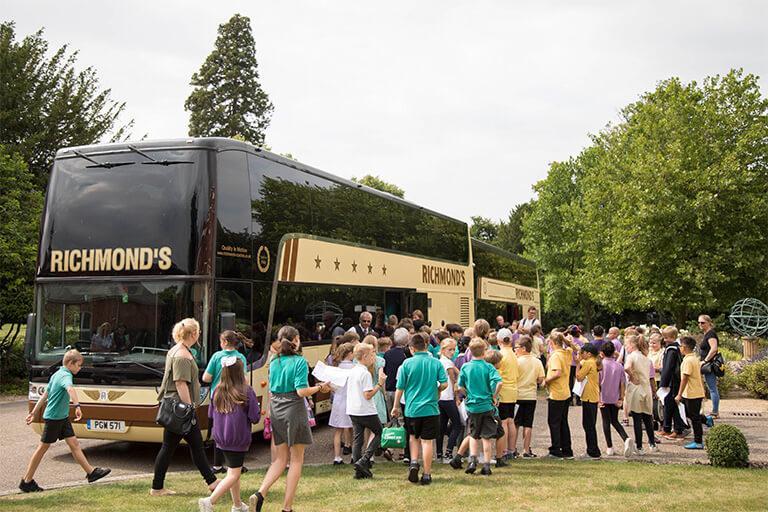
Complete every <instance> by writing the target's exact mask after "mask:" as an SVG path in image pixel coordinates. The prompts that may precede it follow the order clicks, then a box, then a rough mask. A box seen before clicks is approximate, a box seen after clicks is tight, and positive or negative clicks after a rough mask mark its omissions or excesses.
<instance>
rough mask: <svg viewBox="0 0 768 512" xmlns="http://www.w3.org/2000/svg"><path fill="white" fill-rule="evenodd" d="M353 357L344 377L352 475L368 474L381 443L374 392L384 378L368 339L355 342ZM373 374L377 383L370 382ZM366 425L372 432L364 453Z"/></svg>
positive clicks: (365, 476)
mask: <svg viewBox="0 0 768 512" xmlns="http://www.w3.org/2000/svg"><path fill="white" fill-rule="evenodd" d="M353 354H354V357H355V360H357V364H355V365H354V366H353V367H352V369H351V370H350V375H349V377H348V378H347V384H346V388H347V389H346V393H347V399H346V403H347V415H348V416H349V418H350V420H351V421H352V429H353V432H354V441H353V444H352V460H354V461H355V462H354V464H355V478H356V479H360V478H370V477H372V476H373V475H372V474H371V458H372V457H373V454H374V452H375V450H376V447H378V446H379V444H380V443H381V431H382V427H381V424H382V422H381V420H380V419H379V414H378V412H377V411H376V404H375V402H374V396H376V394H377V393H379V392H380V391H381V390H382V389H383V387H384V382H385V381H386V376H385V375H384V370H383V369H379V372H378V373H376V370H375V368H376V353H375V351H374V348H373V347H372V346H371V345H368V344H367V343H365V342H364V343H361V344H359V345H357V346H355V349H354V352H353ZM374 375H376V378H377V381H376V385H374V384H373V376H374ZM365 429H368V430H370V431H371V432H372V433H373V439H372V440H371V441H370V442H369V443H366V449H365V453H363V441H365Z"/></svg>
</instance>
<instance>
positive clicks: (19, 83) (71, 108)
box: [0, 22, 133, 190]
mask: <svg viewBox="0 0 768 512" xmlns="http://www.w3.org/2000/svg"><path fill="white" fill-rule="evenodd" d="M15 38H16V34H15V29H14V23H13V22H5V23H2V24H0V145H5V146H6V149H7V151H8V153H9V154H12V153H19V154H20V155H21V157H22V158H23V159H24V161H25V162H26V163H27V165H28V166H29V170H30V171H31V172H32V174H33V176H34V178H35V179H34V183H35V185H36V186H37V188H38V189H40V190H43V189H44V188H45V186H46V184H47V183H48V173H49V171H50V168H51V166H52V165H53V157H54V155H55V154H56V150H57V149H59V148H61V147H63V146H77V145H82V144H91V143H94V142H97V141H99V140H100V139H102V138H103V137H104V136H105V135H106V134H108V133H112V136H111V140H112V141H115V140H121V139H124V138H125V137H126V136H127V133H126V132H127V131H128V130H129V129H130V127H131V125H132V124H133V121H130V122H129V123H127V124H125V125H122V126H117V122H118V121H117V118H118V116H119V115H120V114H121V113H122V112H123V110H124V108H125V104H124V103H118V102H116V101H114V100H112V98H111V97H110V90H109V89H106V90H103V91H101V90H99V84H98V79H97V78H96V72H95V71H94V70H93V69H92V68H90V67H88V68H86V69H85V70H83V71H80V72H76V71H75V63H76V57H77V52H74V53H68V51H67V50H68V49H67V46H66V45H64V46H62V47H61V48H59V49H58V50H56V51H55V52H53V54H52V55H51V56H50V57H47V55H49V53H48V42H47V41H45V40H44V39H43V31H42V30H40V31H38V32H36V33H35V34H33V35H30V36H27V37H25V38H24V40H23V41H21V42H17V41H16V40H15Z"/></svg>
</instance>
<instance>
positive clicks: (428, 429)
mask: <svg viewBox="0 0 768 512" xmlns="http://www.w3.org/2000/svg"><path fill="white" fill-rule="evenodd" d="M405 431H406V432H408V434H409V435H412V436H413V437H416V438H418V439H424V440H430V439H437V436H439V435H440V415H435V416H417V417H415V418H409V417H408V416H406V417H405Z"/></svg>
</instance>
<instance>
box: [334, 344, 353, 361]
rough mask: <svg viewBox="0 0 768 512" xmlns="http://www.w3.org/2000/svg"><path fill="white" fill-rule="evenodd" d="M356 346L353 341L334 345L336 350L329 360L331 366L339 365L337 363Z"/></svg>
mask: <svg viewBox="0 0 768 512" xmlns="http://www.w3.org/2000/svg"><path fill="white" fill-rule="evenodd" d="M356 346H357V345H355V344H354V343H342V344H341V345H339V346H338V347H336V352H334V353H333V359H332V360H331V363H332V364H333V366H339V363H340V362H342V361H343V360H344V359H345V358H346V357H347V356H348V355H349V354H351V353H352V351H353V350H355V347H356Z"/></svg>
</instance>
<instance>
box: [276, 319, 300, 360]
mask: <svg viewBox="0 0 768 512" xmlns="http://www.w3.org/2000/svg"><path fill="white" fill-rule="evenodd" d="M298 336H299V331H297V330H296V328H295V327H291V326H290V325H284V326H282V327H281V328H280V330H279V331H277V341H278V343H280V348H279V349H278V351H277V355H278V356H298V355H301V349H300V348H299V347H297V346H296V345H294V343H293V340H295V339H296V338H297V337H298Z"/></svg>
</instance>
